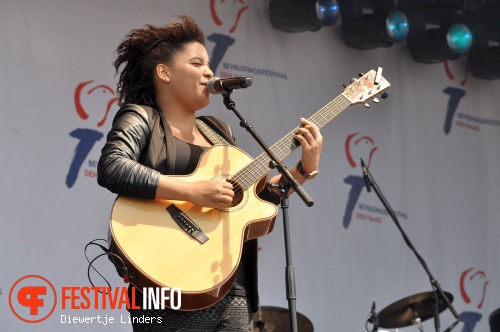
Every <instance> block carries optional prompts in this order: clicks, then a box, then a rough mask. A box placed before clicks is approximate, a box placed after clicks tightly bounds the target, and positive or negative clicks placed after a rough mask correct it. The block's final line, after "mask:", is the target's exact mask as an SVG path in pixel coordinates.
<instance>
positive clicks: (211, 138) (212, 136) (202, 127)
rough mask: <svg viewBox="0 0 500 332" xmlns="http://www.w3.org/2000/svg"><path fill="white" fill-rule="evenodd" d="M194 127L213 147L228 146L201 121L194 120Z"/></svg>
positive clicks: (226, 142) (227, 143)
mask: <svg viewBox="0 0 500 332" xmlns="http://www.w3.org/2000/svg"><path fill="white" fill-rule="evenodd" d="M196 127H198V129H199V130H200V131H201V133H202V134H203V135H205V137H206V138H207V139H208V140H209V141H210V142H211V143H212V144H213V145H229V142H228V141H226V140H225V139H224V138H223V137H222V136H221V135H219V134H217V132H216V131H215V130H213V129H212V128H210V127H209V126H208V125H207V124H206V123H205V122H203V121H202V120H201V119H196Z"/></svg>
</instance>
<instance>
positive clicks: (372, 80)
mask: <svg viewBox="0 0 500 332" xmlns="http://www.w3.org/2000/svg"><path fill="white" fill-rule="evenodd" d="M390 86H391V84H390V83H389V82H387V80H386V79H385V78H384V77H383V76H382V68H381V67H378V69H377V71H375V70H374V69H372V70H370V71H369V72H368V73H366V74H364V75H363V76H362V77H360V78H358V79H356V80H355V81H354V82H353V83H352V84H351V85H349V86H348V87H347V88H346V89H345V90H344V93H342V95H343V96H344V97H346V98H347V99H348V100H349V101H350V102H351V104H352V105H354V104H362V103H365V102H366V101H367V100H369V99H371V98H374V97H375V96H377V95H379V94H381V93H383V92H384V91H385V90H387V89H389V87H390ZM368 107H369V106H368Z"/></svg>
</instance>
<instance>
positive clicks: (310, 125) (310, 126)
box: [300, 118, 321, 140]
mask: <svg viewBox="0 0 500 332" xmlns="http://www.w3.org/2000/svg"><path fill="white" fill-rule="evenodd" d="M300 122H302V124H303V125H304V127H303V128H305V129H307V130H308V131H309V132H310V133H311V135H312V137H313V138H314V139H315V140H317V139H318V138H321V133H320V130H319V128H318V126H317V125H316V124H315V123H314V122H311V121H309V120H307V119H304V118H300Z"/></svg>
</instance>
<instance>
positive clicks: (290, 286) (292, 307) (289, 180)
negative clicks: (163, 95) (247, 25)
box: [222, 90, 314, 332]
mask: <svg viewBox="0 0 500 332" xmlns="http://www.w3.org/2000/svg"><path fill="white" fill-rule="evenodd" d="M232 91H233V90H226V91H225V92H222V95H223V98H224V99H223V101H224V105H225V106H226V108H227V109H228V110H232V111H233V112H234V114H236V116H237V117H238V118H239V119H240V126H241V127H242V128H245V129H246V130H247V131H248V132H249V133H250V134H251V135H252V137H253V138H254V139H255V140H256V141H257V143H258V144H259V145H260V146H261V147H262V149H263V150H264V151H265V152H266V154H267V155H268V156H269V158H270V159H271V161H270V162H269V167H270V168H276V169H277V170H278V171H279V172H280V173H281V176H282V177H284V178H285V179H286V181H285V184H283V182H282V183H281V184H280V185H279V187H278V191H279V193H280V196H281V209H282V212H283V231H284V236H285V254H286V268H285V272H286V294H287V300H288V310H289V316H290V331H292V332H298V331H297V308H296V300H297V296H296V289H295V274H294V270H293V265H292V250H291V243H290V228H289V216H288V207H289V205H288V191H289V189H290V188H293V190H294V191H296V192H297V194H298V195H299V196H300V198H301V199H302V200H303V201H304V203H305V204H306V205H307V206H312V205H313V204H314V202H313V201H312V199H311V198H310V197H309V195H308V194H307V193H306V191H305V190H304V188H302V186H301V185H300V183H298V182H297V180H295V179H294V177H293V176H292V174H290V172H289V171H288V170H287V168H286V167H285V165H284V164H283V163H282V162H281V160H278V158H276V156H275V155H274V153H273V152H272V151H271V150H270V149H269V147H268V146H267V145H266V144H265V143H264V141H263V140H262V139H261V138H260V136H259V135H258V134H257V132H256V131H255V129H254V128H253V126H252V125H251V124H250V123H249V122H248V121H247V120H245V118H243V116H242V115H241V114H240V113H239V112H238V110H237V109H236V106H235V103H234V101H233V100H231V92H232Z"/></svg>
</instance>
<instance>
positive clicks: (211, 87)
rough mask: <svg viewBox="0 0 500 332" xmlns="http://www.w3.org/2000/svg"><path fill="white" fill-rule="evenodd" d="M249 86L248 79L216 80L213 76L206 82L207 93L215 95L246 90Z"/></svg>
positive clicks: (250, 82) (249, 79)
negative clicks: (235, 90)
mask: <svg viewBox="0 0 500 332" xmlns="http://www.w3.org/2000/svg"><path fill="white" fill-rule="evenodd" d="M250 85H252V79H251V78H250V77H246V76H242V77H232V78H218V77H215V76H214V77H212V78H211V79H209V80H208V84H207V88H208V92H210V93H211V94H214V95H216V94H219V93H225V92H231V91H232V90H234V89H243V88H248V87H249V86H250Z"/></svg>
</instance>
